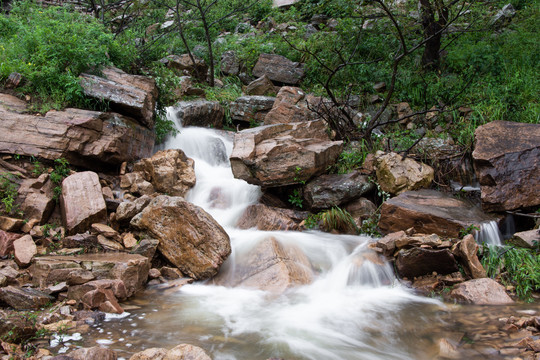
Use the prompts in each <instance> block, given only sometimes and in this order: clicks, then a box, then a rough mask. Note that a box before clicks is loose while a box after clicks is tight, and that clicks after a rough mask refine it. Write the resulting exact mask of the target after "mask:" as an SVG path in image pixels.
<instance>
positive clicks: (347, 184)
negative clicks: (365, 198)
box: [304, 171, 375, 209]
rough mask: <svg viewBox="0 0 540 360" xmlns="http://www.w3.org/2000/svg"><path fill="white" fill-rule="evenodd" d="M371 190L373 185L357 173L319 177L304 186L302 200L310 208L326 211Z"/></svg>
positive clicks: (365, 177) (373, 187) (364, 176)
mask: <svg viewBox="0 0 540 360" xmlns="http://www.w3.org/2000/svg"><path fill="white" fill-rule="evenodd" d="M373 189H375V185H374V184H373V183H372V182H371V181H370V180H369V179H368V177H367V176H366V175H362V174H361V173H360V172H358V171H353V172H351V173H348V174H331V175H321V176H319V177H317V178H315V179H314V180H312V181H310V182H309V183H308V184H307V185H306V186H305V188H304V199H305V200H306V202H307V204H308V206H310V207H311V208H315V209H328V208H331V207H333V206H339V205H341V204H343V203H346V202H348V201H351V200H353V199H355V198H358V197H360V196H362V195H364V194H366V193H368V192H370V191H372V190H373Z"/></svg>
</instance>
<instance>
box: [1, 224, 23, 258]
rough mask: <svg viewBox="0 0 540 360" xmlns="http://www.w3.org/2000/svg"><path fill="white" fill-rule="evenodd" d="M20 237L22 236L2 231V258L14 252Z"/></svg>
mask: <svg viewBox="0 0 540 360" xmlns="http://www.w3.org/2000/svg"><path fill="white" fill-rule="evenodd" d="M20 237H21V235H20V234H17V233H11V232H7V231H4V230H0V256H6V255H9V254H11V253H12V252H13V243H14V242H15V240H17V239H18V238H20Z"/></svg>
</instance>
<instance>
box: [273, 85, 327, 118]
mask: <svg viewBox="0 0 540 360" xmlns="http://www.w3.org/2000/svg"><path fill="white" fill-rule="evenodd" d="M318 101H320V100H319V99H318V98H315V97H314V96H312V95H308V94H306V93H305V92H304V91H303V90H302V89H300V88H298V87H292V86H283V87H282V88H281V89H280V90H279V92H278V94H277V96H276V99H275V102H274V105H273V106H272V109H271V110H270V111H269V112H268V114H267V115H266V117H265V118H264V125H272V124H284V123H293V122H300V121H308V120H314V119H316V118H318V115H317V114H316V113H315V112H313V111H311V110H310V107H311V108H316V103H317V102H318Z"/></svg>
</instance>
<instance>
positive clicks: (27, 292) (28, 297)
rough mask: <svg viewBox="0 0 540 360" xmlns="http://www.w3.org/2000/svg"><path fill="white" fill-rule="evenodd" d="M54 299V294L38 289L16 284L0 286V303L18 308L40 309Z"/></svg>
mask: <svg viewBox="0 0 540 360" xmlns="http://www.w3.org/2000/svg"><path fill="white" fill-rule="evenodd" d="M52 301H54V298H53V297H52V296H49V295H47V294H46V293H44V292H42V291H39V290H36V289H32V288H20V287H15V286H6V287H3V288H0V303H5V304H7V305H9V306H11V307H12V308H14V309H17V310H32V309H39V308H41V307H44V306H45V305H46V304H48V303H50V302H52Z"/></svg>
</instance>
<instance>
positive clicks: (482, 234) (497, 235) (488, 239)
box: [474, 220, 503, 246]
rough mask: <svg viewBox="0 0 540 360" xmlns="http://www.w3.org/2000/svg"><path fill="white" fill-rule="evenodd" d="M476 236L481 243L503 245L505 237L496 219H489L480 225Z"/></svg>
mask: <svg viewBox="0 0 540 360" xmlns="http://www.w3.org/2000/svg"><path fill="white" fill-rule="evenodd" d="M474 238H475V240H476V242H477V243H479V244H486V245H494V246H502V244H503V237H502V234H501V231H500V230H499V226H498V225H497V222H496V221H493V220H492V221H488V222H485V223H483V224H481V225H480V229H479V230H478V231H475V234H474Z"/></svg>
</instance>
